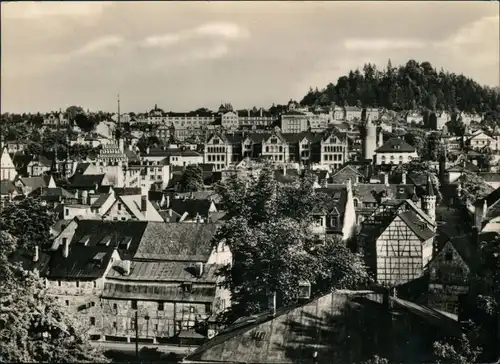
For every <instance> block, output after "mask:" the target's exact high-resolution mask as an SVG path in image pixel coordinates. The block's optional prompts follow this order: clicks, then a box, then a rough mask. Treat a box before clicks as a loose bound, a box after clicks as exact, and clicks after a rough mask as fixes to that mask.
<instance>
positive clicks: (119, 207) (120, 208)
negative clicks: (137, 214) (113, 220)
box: [118, 203, 122, 211]
mask: <svg viewBox="0 0 500 364" xmlns="http://www.w3.org/2000/svg"><path fill="white" fill-rule="evenodd" d="M121 210H122V204H121V203H118V211H121Z"/></svg>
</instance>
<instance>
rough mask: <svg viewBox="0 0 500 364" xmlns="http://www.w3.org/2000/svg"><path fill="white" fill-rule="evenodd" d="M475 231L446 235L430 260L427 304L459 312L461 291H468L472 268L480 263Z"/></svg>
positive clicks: (447, 310) (465, 292) (464, 292)
mask: <svg viewBox="0 0 500 364" xmlns="http://www.w3.org/2000/svg"><path fill="white" fill-rule="evenodd" d="M478 243H479V242H478V239H477V236H475V234H474V233H473V234H465V235H462V236H456V237H453V238H449V239H448V240H447V241H446V242H445V243H444V244H443V245H442V247H441V248H440V249H439V251H438V252H437V254H436V255H435V257H434V258H433V259H432V260H431V261H430V262H429V265H428V271H429V291H428V295H427V300H428V305H429V306H430V307H433V308H435V309H438V310H442V311H446V312H450V313H454V314H458V309H459V297H460V295H463V294H467V293H468V292H469V284H470V277H471V272H474V271H475V269H476V268H477V266H478V264H479V244H478Z"/></svg>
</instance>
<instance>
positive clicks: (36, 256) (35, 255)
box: [33, 245, 40, 263]
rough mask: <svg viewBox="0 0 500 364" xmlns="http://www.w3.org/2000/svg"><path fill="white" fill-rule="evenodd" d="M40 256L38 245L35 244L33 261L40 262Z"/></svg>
mask: <svg viewBox="0 0 500 364" xmlns="http://www.w3.org/2000/svg"><path fill="white" fill-rule="evenodd" d="M39 258H40V256H39V252H38V245H35V253H34V254H33V262H35V263H36V262H38V259H39Z"/></svg>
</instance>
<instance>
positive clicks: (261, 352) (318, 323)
mask: <svg viewBox="0 0 500 364" xmlns="http://www.w3.org/2000/svg"><path fill="white" fill-rule="evenodd" d="M380 296H381V295H379V294H374V293H373V292H367V291H360V292H356V291H351V292H349V291H337V292H333V293H329V294H327V295H325V296H322V297H319V298H316V299H313V300H310V301H308V302H306V303H302V304H297V305H294V306H289V307H284V308H280V309H278V310H276V313H275V314H274V315H271V314H270V313H269V312H265V313H262V314H259V315H254V316H250V317H246V318H242V319H240V320H237V321H236V322H235V323H233V324H232V325H230V326H229V327H227V328H226V329H224V330H222V331H221V332H220V333H219V334H218V335H217V336H215V337H214V338H213V339H211V340H209V341H208V342H206V343H205V344H203V345H201V346H200V347H198V348H197V349H196V350H195V351H194V352H192V353H191V354H189V355H188V356H187V357H186V358H184V360H183V362H184V363H221V364H222V363H227V364H229V363H231V364H240V363H241V364H243V363H276V364H285V363H286V364H291V363H308V362H311V363H312V359H311V358H312V355H313V353H314V352H316V354H317V357H316V360H315V362H316V363H317V364H330V363H355V362H356V363H357V362H362V361H363V360H366V359H367V358H368V357H371V356H373V351H372V350H373V348H375V347H376V346H377V344H376V342H375V339H374V338H375V337H379V338H380V337H381V336H384V335H385V336H386V338H387V340H391V341H392V340H394V341H397V342H398V343H406V345H408V344H407V343H409V342H412V343H413V342H414V341H415V336H417V337H419V336H420V335H424V334H423V333H420V332H418V331H412V330H402V331H400V332H398V333H397V334H394V336H390V333H389V332H387V330H385V329H384V327H385V324H384V320H386V317H387V316H386V315H387V313H388V310H387V308H386V307H385V306H384V304H383V303H382V297H380ZM389 300H390V301H391V303H392V304H391V305H390V307H391V311H392V312H394V311H395V312H398V313H399V314H400V315H405V316H410V317H412V318H417V319H418V320H419V321H420V322H422V323H423V324H424V325H425V326H426V327H427V329H428V330H430V331H433V332H435V333H436V332H437V333H438V334H441V335H443V336H444V335H452V336H455V335H460V324H459V322H458V321H457V320H454V319H452V318H450V317H448V316H446V315H443V314H441V313H439V312H438V311H436V310H433V309H431V308H428V307H425V306H421V305H418V304H415V303H412V302H409V301H405V300H401V299H398V298H392V297H391V298H389ZM403 321H405V320H403ZM403 321H402V322H403ZM388 335H389V336H388ZM396 335H398V336H396ZM418 340H419V339H417V341H418ZM346 342H357V343H361V342H362V343H364V345H346ZM365 344H366V345H365ZM403 345H404V344H403ZM419 349H420V348H419ZM419 349H417V348H415V347H413V348H411V347H409V346H407V347H405V349H403V350H400V351H399V357H398V358H397V359H399V360H397V362H410V361H417V362H428V361H429V358H428V357H426V356H425V355H432V354H431V353H425V354H424V353H422V352H420V350H419Z"/></svg>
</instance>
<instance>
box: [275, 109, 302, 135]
mask: <svg viewBox="0 0 500 364" xmlns="http://www.w3.org/2000/svg"><path fill="white" fill-rule="evenodd" d="M308 127H309V123H308V117H307V115H306V114H305V113H303V112H300V111H296V110H291V111H288V112H287V113H286V114H283V115H281V124H280V128H281V132H282V133H301V132H304V131H307V129H308Z"/></svg>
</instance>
